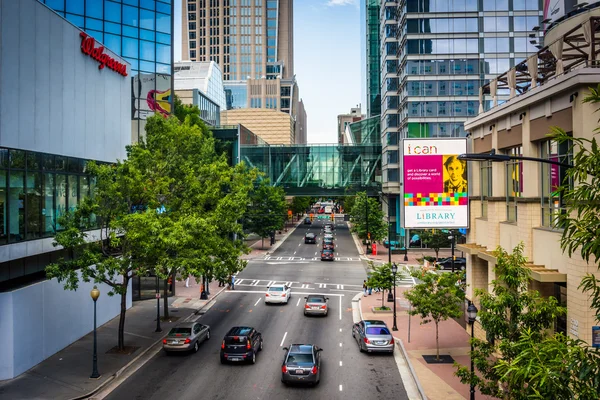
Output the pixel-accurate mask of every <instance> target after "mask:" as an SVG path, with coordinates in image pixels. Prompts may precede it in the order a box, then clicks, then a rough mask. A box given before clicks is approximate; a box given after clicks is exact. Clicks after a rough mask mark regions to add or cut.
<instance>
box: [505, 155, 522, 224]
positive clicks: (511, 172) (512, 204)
mask: <svg viewBox="0 0 600 400" xmlns="http://www.w3.org/2000/svg"><path fill="white" fill-rule="evenodd" d="M506 154H507V155H509V156H513V157H521V156H523V147H522V146H518V147H513V148H512V149H509V150H507V152H506ZM522 194H523V161H520V160H511V161H507V162H506V220H507V221H509V222H517V199H518V198H519V197H521V196H522Z"/></svg>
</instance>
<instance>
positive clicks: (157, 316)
mask: <svg viewBox="0 0 600 400" xmlns="http://www.w3.org/2000/svg"><path fill="white" fill-rule="evenodd" d="M154 332H162V329H161V327H160V288H159V285H158V275H156V330H155V331H154Z"/></svg>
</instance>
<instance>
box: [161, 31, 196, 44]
mask: <svg viewBox="0 0 600 400" xmlns="http://www.w3.org/2000/svg"><path fill="white" fill-rule="evenodd" d="M192 33H194V36H196V32H190V35H191V34H192ZM190 39H193V38H192V37H190ZM156 41H157V42H159V43H164V44H168V45H169V47H171V46H170V45H171V35H166V34H164V33H158V32H157V33H156Z"/></svg>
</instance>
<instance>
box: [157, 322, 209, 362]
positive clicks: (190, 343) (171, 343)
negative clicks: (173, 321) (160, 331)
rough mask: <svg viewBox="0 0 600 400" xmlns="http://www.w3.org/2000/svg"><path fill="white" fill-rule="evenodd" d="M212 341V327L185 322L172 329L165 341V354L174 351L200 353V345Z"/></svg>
mask: <svg viewBox="0 0 600 400" xmlns="http://www.w3.org/2000/svg"><path fill="white" fill-rule="evenodd" d="M208 339H210V327H209V326H208V325H203V324H201V323H199V322H185V323H182V324H179V325H177V326H176V327H174V328H171V330H170V331H169V334H168V335H167V337H166V338H165V339H163V350H164V351H165V353H167V354H168V353H170V352H172V351H173V352H174V351H193V352H194V353H195V352H197V351H198V348H199V346H200V343H202V342H204V341H205V340H208Z"/></svg>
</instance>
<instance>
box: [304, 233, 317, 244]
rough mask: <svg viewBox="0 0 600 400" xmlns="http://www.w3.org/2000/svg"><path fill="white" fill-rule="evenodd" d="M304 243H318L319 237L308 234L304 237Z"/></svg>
mask: <svg viewBox="0 0 600 400" xmlns="http://www.w3.org/2000/svg"><path fill="white" fill-rule="evenodd" d="M304 243H315V244H316V243H317V235H315V234H314V233H310V232H309V233H307V234H306V235H304Z"/></svg>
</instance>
